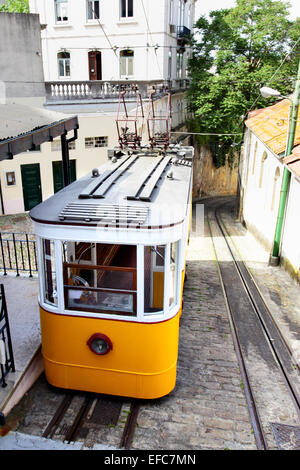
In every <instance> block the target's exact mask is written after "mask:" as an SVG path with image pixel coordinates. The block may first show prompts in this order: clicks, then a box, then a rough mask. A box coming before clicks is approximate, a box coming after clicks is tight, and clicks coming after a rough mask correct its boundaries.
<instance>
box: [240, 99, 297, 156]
mask: <svg viewBox="0 0 300 470" xmlns="http://www.w3.org/2000/svg"><path fill="white" fill-rule="evenodd" d="M290 105H291V103H290V101H289V100H288V99H283V100H281V101H279V102H278V103H276V104H274V105H273V106H269V107H268V108H264V109H259V110H255V111H252V112H251V113H249V118H248V119H247V121H246V123H245V124H246V126H247V127H249V128H250V129H251V130H252V131H253V132H254V134H255V135H256V136H257V137H259V139H260V140H262V141H263V142H264V143H265V144H266V145H267V146H268V147H269V148H270V149H271V150H272V151H273V152H274V153H276V154H277V155H280V154H281V153H283V152H284V151H285V147H286V142H287V125H288V116H289V110H290ZM299 144H300V117H299V118H298V122H297V127H296V133H295V140H294V145H295V146H297V145H299Z"/></svg>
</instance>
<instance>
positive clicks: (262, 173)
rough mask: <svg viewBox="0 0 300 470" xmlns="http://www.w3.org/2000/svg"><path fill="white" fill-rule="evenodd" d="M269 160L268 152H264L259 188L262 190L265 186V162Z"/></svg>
mask: <svg viewBox="0 0 300 470" xmlns="http://www.w3.org/2000/svg"><path fill="white" fill-rule="evenodd" d="M267 158H268V155H267V152H264V153H263V156H262V158H261V165H260V175H259V185H258V187H259V188H261V187H262V185H263V178H264V166H265V161H266V159H267Z"/></svg>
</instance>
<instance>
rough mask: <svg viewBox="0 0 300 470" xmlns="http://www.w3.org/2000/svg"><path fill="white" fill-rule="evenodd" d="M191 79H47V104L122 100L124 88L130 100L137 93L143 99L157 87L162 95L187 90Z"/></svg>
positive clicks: (134, 97)
mask: <svg viewBox="0 0 300 470" xmlns="http://www.w3.org/2000/svg"><path fill="white" fill-rule="evenodd" d="M188 83H189V82H188V80H185V79H183V80H165V81H163V80H151V81H130V80H123V81H122V80H119V81H109V82H105V81H100V80H86V81H55V82H46V83H45V88H46V103H47V104H66V103H69V104H71V103H74V102H75V103H78V102H81V103H83V102H87V103H92V102H114V101H118V100H119V95H120V93H121V92H122V91H126V99H127V101H130V99H132V101H136V92H137V91H139V92H140V93H141V96H142V99H148V98H149V96H150V94H151V92H152V91H153V89H154V88H155V90H156V91H157V94H158V95H159V96H161V95H164V94H166V93H167V92H168V91H171V93H175V92H177V91H182V90H186V89H187V87H188Z"/></svg>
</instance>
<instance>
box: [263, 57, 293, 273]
mask: <svg viewBox="0 0 300 470" xmlns="http://www.w3.org/2000/svg"><path fill="white" fill-rule="evenodd" d="M299 97H300V61H299V66H298V75H297V81H296V87H295V93H294V98H293V101H292V104H291V125H290V129H289V134H288V141H287V147H286V152H285V156H288V155H290V154H291V153H292V150H293V146H294V139H295V131H296V125H297V119H298V109H299ZM290 180H291V173H290V171H289V170H288V169H287V168H286V167H285V168H284V171H283V177H282V184H281V193H280V201H279V209H278V216H277V223H276V231H275V237H274V243H273V252H272V255H271V256H270V260H269V264H270V265H271V266H278V264H279V260H280V257H279V249H280V242H281V233H282V227H283V220H284V214H285V208H286V200H287V195H288V191H289V186H290Z"/></svg>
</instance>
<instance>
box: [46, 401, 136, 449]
mask: <svg viewBox="0 0 300 470" xmlns="http://www.w3.org/2000/svg"><path fill="white" fill-rule="evenodd" d="M123 402H124V403H127V402H125V401H124V400H122V399H121V398H120V399H117V400H115V399H114V398H113V399H112V398H111V397H104V396H101V395H97V394H92V393H78V392H74V393H73V392H69V393H66V394H65V395H64V396H63V399H62V400H61V402H60V404H59V406H58V407H57V409H56V411H55V413H54V414H53V416H52V418H51V420H50V421H49V423H48V425H47V426H46V428H45V429H44V431H43V433H42V437H43V438H47V439H59V440H62V441H63V442H65V443H67V444H72V443H73V442H76V441H77V440H83V441H84V440H85V439H86V437H87V436H88V434H89V433H90V434H92V433H93V431H94V429H93V428H95V427H97V425H98V426H103V427H104V426H105V427H106V428H107V429H108V430H109V428H113V427H115V426H116V425H117V424H118V423H119V424H120V423H122V428H123V431H122V435H121V436H120V438H119V446H118V448H120V449H126V450H127V449H130V447H131V444H132V440H133V436H134V430H135V427H136V423H137V417H138V413H139V408H140V402H139V401H138V400H131V401H130V402H129V403H130V404H129V403H127V406H126V408H127V410H126V412H125V414H124V413H123V417H122V407H123V404H124V403H123ZM128 405H129V406H128ZM124 418H126V419H124Z"/></svg>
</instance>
